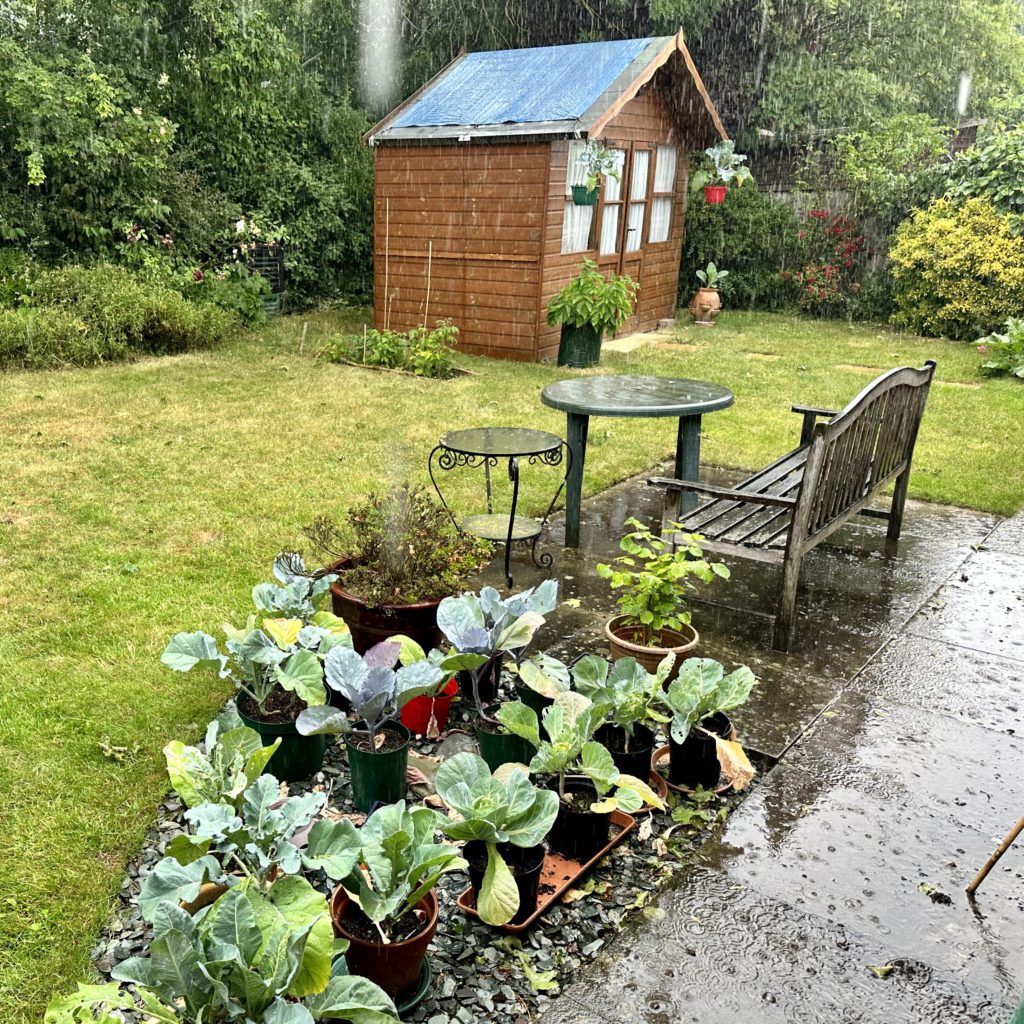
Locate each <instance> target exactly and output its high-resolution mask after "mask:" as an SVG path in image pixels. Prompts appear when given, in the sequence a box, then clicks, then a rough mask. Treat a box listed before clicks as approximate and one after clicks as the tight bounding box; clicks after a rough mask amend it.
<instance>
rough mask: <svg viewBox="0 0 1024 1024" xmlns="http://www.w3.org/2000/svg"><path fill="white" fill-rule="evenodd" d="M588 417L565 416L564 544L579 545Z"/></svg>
mask: <svg viewBox="0 0 1024 1024" xmlns="http://www.w3.org/2000/svg"><path fill="white" fill-rule="evenodd" d="M589 427H590V417H589V416H581V415H579V414H578V413H568V414H567V416H566V434H567V435H568V437H567V440H568V442H569V450H570V452H571V453H572V455H571V458H570V461H569V475H568V477H567V479H566V484H565V546H566V547H567V548H578V547H579V546H580V502H581V498H582V494H583V462H584V459H585V458H586V456H587V430H588V428H589Z"/></svg>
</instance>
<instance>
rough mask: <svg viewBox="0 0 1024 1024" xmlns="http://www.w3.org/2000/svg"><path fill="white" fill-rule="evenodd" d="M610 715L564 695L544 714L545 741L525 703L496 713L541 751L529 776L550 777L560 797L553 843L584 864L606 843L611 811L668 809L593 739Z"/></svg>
mask: <svg viewBox="0 0 1024 1024" xmlns="http://www.w3.org/2000/svg"><path fill="white" fill-rule="evenodd" d="M607 711H608V708H607V705H604V704H594V703H593V702H592V701H590V700H588V699H587V698H586V697H584V696H583V694H581V693H574V692H572V691H569V692H568V693H559V694H557V695H556V696H555V698H554V701H553V702H552V704H551V706H550V707H548V708H545V709H544V712H543V714H542V715H541V721H542V722H543V724H544V734H545V737H546V738H542V737H541V732H540V722H539V721H538V719H537V713H536V712H535V711H534V710H533V708H529V707H527V706H526V705H525V704H523V703H522V702H521V701H516V702H514V703H511V704H505V705H503V706H502V707H501V708H499V709H498V714H497V717H498V720H499V721H500V722H501V723H502V724H503V725H504V726H505V727H506V728H507V729H508V730H509V732H512V733H515V734H516V735H517V736H521V737H522V738H523V739H525V740H526V741H527V742H528V743H529V744H530V745H531V746H532V747H534V748H536V751H537V753H536V754H534V756H533V758H532V759H531V760H530V764H529V768H530V774H531V775H540V776H547V777H548V779H549V782H548V788H549V789H551V790H552V791H553V792H555V793H557V794H558V815H557V817H556V818H555V823H554V825H553V826H552V828H551V831H550V832H549V833H548V845H549V846H550V847H551V849H552V850H554V851H555V852H557V853H560V854H562V855H563V856H565V857H569V858H571V859H573V860H578V861H580V862H582V863H585V862H586V861H588V860H590V859H591V857H593V856H595V855H596V854H597V853H598V852H599V851H600V850H602V849H603V848H604V847H605V846H606V845H607V843H608V829H609V826H610V824H611V812H612V811H614V810H621V811H625V812H626V813H627V814H628V813H629V812H630V811H636V810H639V809H640V808H641V807H642V806H643V805H644V803H648V804H651V806H653V807H657V808H659V809H661V810H664V806H665V805H664V804H663V803H662V801H661V798H660V797H659V796H658V795H657V793H655V792H654V791H653V790H652V789H651V788H650V786H648V785H647V782H646V780H645V779H644V780H641V779H638V778H635V777H634V776H632V775H625V774H623V773H622V772H620V771H619V770H618V769H617V768H616V767H615V762H614V761H613V760H612V755H611V754H610V753H609V752H608V751H607V750H606V749H605V747H603V746H602V745H601V744H600V743H598V742H596V741H595V740H594V739H593V735H594V732H595V730H596V729H597V727H598V726H599V725H600V724H601V723H602V722H603V721H604V717H605V714H606V713H607Z"/></svg>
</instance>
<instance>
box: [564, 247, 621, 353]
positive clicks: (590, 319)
mask: <svg viewBox="0 0 1024 1024" xmlns="http://www.w3.org/2000/svg"><path fill="white" fill-rule="evenodd" d="M639 288H640V285H639V284H638V283H637V282H636V281H634V280H633V279H632V278H631V277H629V276H628V275H626V274H622V275H621V276H615V275H613V276H612V277H611V278H609V279H608V280H605V277H604V275H603V274H602V273H601V271H600V270H598V267H597V264H596V263H595V262H594V261H593V260H584V261H583V268H582V269H581V270H580V272H579V274H578V275H577V276H576V277H575V278H573V280H572V281H570V282H569V283H568V284H567V285H566V286H565V287H564V288H563V289H562V290H561V291H560V292H559V293H558V294H557V295H556V296H555V297H554V298H553V299H552V300H551V301H550V302H549V303H548V323H549V324H551V325H552V326H553V325H555V324H561V325H562V338H561V341H560V343H559V346H558V365H559V366H574V367H587V366H597V364H598V363H599V362H600V361H601V339H602V336H603V335H604V332H605V331H612V332H615V331H617V330H618V329H619V328H620V327H621V326H622V325H623V324H624V323H625V322H626V321H627V320H628V319H629V317H630V315H631V314H632V312H633V303H634V301H635V300H636V293H637V291H638V289H639Z"/></svg>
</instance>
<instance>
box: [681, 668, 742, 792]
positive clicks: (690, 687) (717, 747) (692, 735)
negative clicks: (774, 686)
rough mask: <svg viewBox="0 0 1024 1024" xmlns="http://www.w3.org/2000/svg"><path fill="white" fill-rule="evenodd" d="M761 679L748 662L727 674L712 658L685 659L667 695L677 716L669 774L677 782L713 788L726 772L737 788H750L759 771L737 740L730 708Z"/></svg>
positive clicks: (691, 787) (689, 785)
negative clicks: (756, 770)
mask: <svg viewBox="0 0 1024 1024" xmlns="http://www.w3.org/2000/svg"><path fill="white" fill-rule="evenodd" d="M756 682H757V679H756V678H755V677H754V673H753V672H751V671H750V669H749V668H747V666H746V665H741V666H740V667H739V668H737V669H736V670H735V671H733V672H730V673H729V674H728V675H726V674H725V669H724V668H723V667H722V665H721V664H720V663H719V662H717V661H714V660H713V659H711V658H688V659H687V660H686V661H684V662H683V664H682V666H681V667H680V669H679V674H678V675H677V676H676V678H675V679H673V680H672V682H671V683H670V684H669V687H668V691H667V693H665V695H664V702H665V705H666V707H667V708H668V710H669V712H670V713H671V715H672V725H671V727H670V730H669V756H670V759H671V760H670V764H669V778H670V780H671V781H672V782H673V783H675V784H676V785H680V786H686V787H688V788H690V789H696V788H697V787H698V786H702V787H703V788H704V789H713V788H715V786H716V785H717V784H718V780H719V777H720V776H721V774H722V772H725V774H726V777H727V778H728V779H729V780H730V782H731V783H732V785H733V787H734V788H735V789H744V788H745V787H746V786H747V784H748V783H749V782H750V780H751V779H752V778H753V775H754V769H753V767H752V766H751V764H750V761H749V760H748V758H747V756H746V754H745V753H744V751H743V748H742V747H741V746H740V745H739V743H737V742H735V740H734V738H733V727H732V722H731V721H730V720H729V716H728V715H727V714H726V712H727V711H732V710H733V709H734V708H738V707H739V706H740V705H741V704H743V703H745V702H746V700H747V698H748V697H749V696H750V691H751V689H752V688H753V686H754V684H755V683H756Z"/></svg>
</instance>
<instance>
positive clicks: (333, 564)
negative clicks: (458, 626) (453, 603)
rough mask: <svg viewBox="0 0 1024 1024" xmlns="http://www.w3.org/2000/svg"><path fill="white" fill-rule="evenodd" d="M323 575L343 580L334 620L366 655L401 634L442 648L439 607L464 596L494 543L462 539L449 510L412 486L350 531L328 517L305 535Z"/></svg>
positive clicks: (364, 514)
mask: <svg viewBox="0 0 1024 1024" xmlns="http://www.w3.org/2000/svg"><path fill="white" fill-rule="evenodd" d="M303 532H304V533H305V536H306V538H307V540H309V541H310V543H311V545H312V547H313V549H314V551H315V553H316V555H317V557H319V558H320V559H321V560H322V561H324V562H325V563H326V565H325V569H324V570H323V571H324V572H327V573H330V574H336V575H337V577H338V579H337V582H336V583H334V584H333V586H332V587H331V598H332V600H333V602H334V612H335V614H337V615H339V616H340V617H341V618H343V619H344V620H345V622H346V623H347V624H348V626H349V628H350V629H351V631H352V645H353V647H354V648H355V649H356V650H357V651H358V652H359V653H360V654H363V653H365V652H366V651H368V650H369V649H370V648H371V647H373V646H374V645H375V644H378V643H380V642H381V641H383V640H386V639H387V638H388V637H390V636H394V635H395V634H399V633H400V634H402V635H404V636H408V637H411V638H412V639H413V640H415V641H416V643H418V644H419V645H420V646H421V647H422V648H424V649H425V650H429V649H430V648H432V647H436V646H437V641H438V634H437V606H438V604H439V603H440V601H441V599H442V598H444V597H447V596H449V595H450V594H455V593H458V592H459V591H460V590H461V589H462V588H463V586H464V585H465V583H466V581H467V580H468V579H469V578H470V577H472V576H473V575H475V574H476V573H477V572H478V571H479V570H480V569H481V568H482V566H483V565H484V564H485V563H486V562H487V559H488V558H489V557H490V552H491V548H490V545H488V544H487V543H485V542H483V541H480V540H477V539H476V538H474V537H470V536H468V535H466V534H462V533H459V532H458V531H457V530H456V529H455V527H454V526H453V525H452V522H451V519H450V518H449V516H448V513H447V512H446V511H445V509H444V507H443V506H442V505H441V504H440V503H439V502H437V501H436V500H435V499H434V498H432V497H431V496H430V495H429V494H428V493H427V492H426V491H425V490H424V488H422V487H412V486H410V485H409V484H406V485H404V486H402V487H399V488H397V489H395V490H393V491H390V492H389V493H387V494H383V495H381V494H373V495H370V496H369V497H368V498H367V499H366V500H365V501H364V502H362V503H361V504H359V505H356V506H354V507H353V508H351V509H350V510H349V512H348V515H347V517H346V524H345V527H344V528H339V527H338V526H336V525H335V523H334V522H333V521H332V520H331V519H330V518H328V517H321V518H319V519H317V520H315V521H314V522H313V523H312V525H310V526H308V527H307V528H306V529H305V530H304V531H303Z"/></svg>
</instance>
